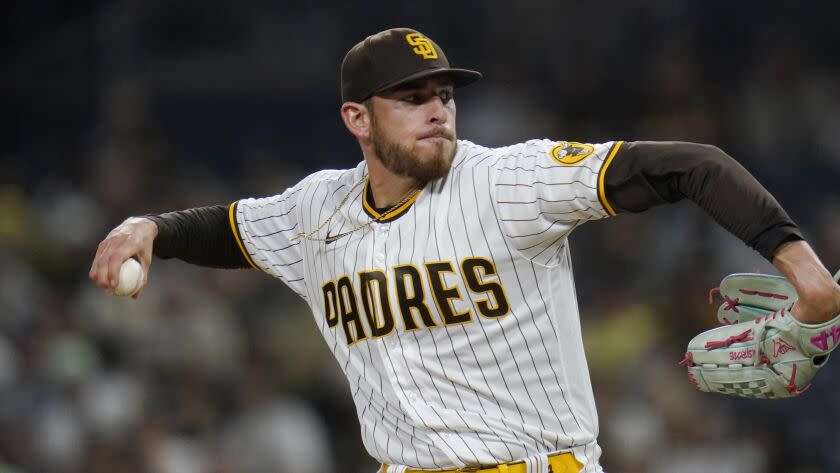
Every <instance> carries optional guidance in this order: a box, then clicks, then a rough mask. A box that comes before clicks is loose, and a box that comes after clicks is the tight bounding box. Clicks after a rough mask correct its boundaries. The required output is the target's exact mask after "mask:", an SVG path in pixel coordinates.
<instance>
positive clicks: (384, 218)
mask: <svg viewBox="0 0 840 473" xmlns="http://www.w3.org/2000/svg"><path fill="white" fill-rule="evenodd" d="M421 192H423V189H420V190H419V191H417V192H416V193H415V194H414V195H413V196H411V198H410V199H408V200H407V201H406V202H405V203H404V204H402V205H400V206H399V207H397V208H395V209H394V210H391V211H390V212H388V213H387V214H384V215H383V214H382V212H385V211H387V210H390V209H377V208H376V204H375V203H374V201H373V193H372V192H371V191H370V178H367V179H366V180H365V187H364V190H363V191H362V208H364V209H365V213H366V214H368V216H370V217H371V218H372V219H374V220H376V221H377V222H380V223H385V222H390V221H392V220H396V219H398V218H400V217H401V216H403V215H404V214H405V213H406V212H408V209H410V208H411V206H412V205H413V204H414V202H415V201H416V200H417V197H418V196H419V195H420V193H421Z"/></svg>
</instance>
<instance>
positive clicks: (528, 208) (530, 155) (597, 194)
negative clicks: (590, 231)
mask: <svg viewBox="0 0 840 473" xmlns="http://www.w3.org/2000/svg"><path fill="white" fill-rule="evenodd" d="M621 145H622V142H621V141H615V142H607V143H598V144H587V143H577V142H569V141H560V142H557V141H550V140H532V141H528V142H526V143H522V144H519V145H514V146H511V147H508V148H503V153H502V159H500V160H499V161H497V162H496V165H495V169H494V174H495V177H496V179H495V189H494V192H495V200H496V201H495V205H496V207H497V209H498V213H497V216H498V218H499V220H500V222H501V224H502V228H503V229H504V232H505V235H506V237H507V238H508V241H509V242H510V244H511V245H512V246H513V247H514V248H515V249H517V250H518V251H519V252H520V253H522V254H523V255H524V256H525V257H527V258H529V259H531V260H533V261H534V262H535V263H539V264H544V265H551V264H552V263H553V262H556V261H557V259H558V256H559V255H560V250H561V249H562V247H563V245H564V243H565V241H566V237H567V236H568V235H569V233H571V231H572V230H574V229H575V228H576V227H577V226H579V225H580V224H582V223H584V222H587V221H589V220H596V219H601V218H605V217H608V216H610V215H615V211H614V210H613V208H612V206H611V205H610V203H609V202H608V201H607V198H606V195H605V193H604V172H605V171H606V169H607V168H608V167H609V165H610V162H611V161H612V159H613V158H614V157H615V154H616V153H617V152H618V150H619V148H620V147H621Z"/></svg>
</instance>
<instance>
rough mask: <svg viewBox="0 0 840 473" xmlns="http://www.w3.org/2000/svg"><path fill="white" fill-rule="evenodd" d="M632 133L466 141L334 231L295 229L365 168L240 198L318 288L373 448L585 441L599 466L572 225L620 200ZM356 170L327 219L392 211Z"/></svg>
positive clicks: (259, 255) (294, 273)
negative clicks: (444, 165) (421, 182)
mask: <svg viewBox="0 0 840 473" xmlns="http://www.w3.org/2000/svg"><path fill="white" fill-rule="evenodd" d="M620 146H621V142H609V143H603V144H594V145H587V144H580V143H574V142H559V143H558V142H554V141H548V140H534V141H528V142H526V143H522V144H517V145H513V146H509V147H505V148H496V149H490V148H485V147H482V146H479V145H476V144H473V143H470V142H468V141H463V140H460V141H458V150H457V154H456V156H455V159H454V162H453V165H452V169H451V171H450V172H449V174H448V175H447V176H446V177H444V178H442V179H438V180H436V181H432V182H430V183H428V184H427V185H426V187H425V188H424V189H423V190H422V191H421V192H420V193H419V194H418V195H417V196H416V197H415V198H414V199H412V200H410V201H409V202H407V203H406V204H405V205H403V206H402V207H401V208H398V209H395V210H394V211H392V212H390V213H389V214H388V215H384V216H382V217H383V218H382V221H381V222H377V223H374V224H372V225H371V226H369V227H367V228H364V229H362V230H359V231H356V232H354V233H352V234H350V235H348V236H344V237H342V238H340V239H338V240H336V241H334V242H332V243H325V242H323V241H313V240H305V239H301V240H293V239H292V238H293V237H294V236H295V235H296V234H297V233H298V232H301V231H307V232H308V231H312V230H314V229H316V228H317V227H318V226H319V225H320V224H321V223H322V222H324V221H325V220H326V219H327V218H328V217H329V216H330V214H331V213H332V212H333V211H334V209H335V208H336V206H338V204H339V203H340V202H341V200H342V199H343V198H344V197H345V196H346V195H347V194H348V192H349V191H350V189H351V188H353V186H354V184H356V183H357V182H359V181H360V180H364V179H366V176H367V166H366V164H365V163H364V162H362V163H360V164H359V165H358V166H356V168H354V169H348V170H326V171H321V172H317V173H315V174H312V175H310V176H309V177H307V178H305V179H304V180H302V181H301V182H300V183H298V184H297V185H296V186H294V187H292V188H290V189H288V190H287V191H286V192H284V193H283V194H281V195H277V196H273V197H268V198H262V199H244V200H241V201H239V202H237V203H234V204H233V205H232V206H231V212H230V213H231V222H235V223H236V225H235V226H234V231H235V232H236V233H237V237H238V238H239V240H240V242H241V244H242V245H243V250H244V251H245V253H246V254H247V256H248V258H249V259H250V261H251V263H252V264H254V265H255V266H256V267H258V268H259V269H261V270H263V271H265V272H266V273H269V274H271V275H273V276H275V277H277V278H280V279H281V280H283V281H284V282H285V283H286V284H288V285H289V286H290V287H291V288H292V289H293V290H294V291H295V292H297V293H298V294H299V295H300V296H301V297H303V298H304V299H305V300H306V301H307V303H308V304H309V306H310V307H311V309H312V312H313V314H314V316H315V321H316V323H317V325H318V327H319V328H320V330H321V333H322V334H323V336H324V338H325V339H326V341H327V344H328V345H329V347H330V349H331V350H332V352H333V353H334V355H335V357H336V359H337V361H338V363H339V365H340V366H341V369H342V370H343V371H344V373H345V374H346V376H347V379H348V381H349V384H350V389H351V392H352V395H353V399H354V400H355V404H356V409H357V413H358V417H359V421H360V423H361V430H362V438H363V441H364V444H365V446H366V448H367V450H368V452H369V453H370V454H371V455H372V456H373V457H374V458H376V459H377V460H379V461H381V462H382V463H384V464H387V465H390V466H389V467H388V468H387V471H402V470H403V469H404V467H406V466H408V467H411V468H421V469H431V470H434V469H445V468H459V467H464V466H474V465H477V464H482V465H493V464H497V463H503V462H510V461H517V460H522V459H527V462H528V464H529V466H531V468H530V469H529V471H546V470H543V469H540V468H539V465H543V466H544V463H541V462H542V461H543V460H540V458H544V457H545V455H546V454H548V453H552V452H558V451H568V450H571V451H573V453H574V454H575V457H576V458H577V459H578V461H580V462H581V463H583V464H584V468H583V469H582V470H581V471H585V472H599V471H601V468H600V466H599V465H598V458H599V456H600V447H599V446H598V444H597V442H596V437H597V434H598V419H597V414H596V412H595V402H594V399H593V395H592V388H591V383H590V379H589V373H588V368H587V365H586V359H585V356H584V350H583V343H582V340H581V330H580V321H579V315H578V306H577V300H576V295H575V288H574V281H573V276H572V268H571V261H570V257H569V243H568V239H567V236H568V235H569V233H570V232H571V231H572V230H573V229H574V228H576V227H577V226H578V225H580V224H581V223H583V222H586V221H588V220H593V219H599V218H603V217H606V216H608V215H610V214H612V213H613V212H612V209H611V207H610V205H609V203H608V202H606V198H605V196H604V194H603V170H605V169H606V167H607V166H609V163H610V161H611V160H612V158H613V157H614V156H615V154H616V152H617V151H618V149H619V147H620ZM371 202H372V199H371V197H370V196H369V195H368V189H367V184H365V185H364V186H358V187H357V188H356V189H355V190H354V191H353V193H352V195H350V196H349V198H348V199H347V201H346V203H345V204H344V205H343V206H342V208H340V209H339V211H338V213H337V214H336V215H335V217H333V218H332V220H331V221H330V223H329V224H328V225H327V226H325V227H324V229H322V230H321V232H320V235H319V236H321V237H324V236H326V235H336V234H339V233H341V232H346V231H348V230H351V229H354V228H356V227H358V226H360V225H363V224H365V223H367V222H369V221H370V220H371V218H372V217H376V216H379V214H378V213H377V210H376V209H374V208H373V207H372V206H371Z"/></svg>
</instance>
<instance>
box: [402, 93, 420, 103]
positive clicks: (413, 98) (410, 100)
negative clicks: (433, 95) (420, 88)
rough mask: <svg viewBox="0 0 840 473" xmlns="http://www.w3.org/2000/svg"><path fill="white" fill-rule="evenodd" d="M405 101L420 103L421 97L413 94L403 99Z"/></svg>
mask: <svg viewBox="0 0 840 473" xmlns="http://www.w3.org/2000/svg"><path fill="white" fill-rule="evenodd" d="M403 100H405V101H406V102H408V103H418V102H419V101H420V97H418V96H417V94H411V95H406V96H405V97H403Z"/></svg>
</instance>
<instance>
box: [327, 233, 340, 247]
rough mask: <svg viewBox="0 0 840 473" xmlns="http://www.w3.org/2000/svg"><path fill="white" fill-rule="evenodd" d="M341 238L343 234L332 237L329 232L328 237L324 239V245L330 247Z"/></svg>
mask: <svg viewBox="0 0 840 473" xmlns="http://www.w3.org/2000/svg"><path fill="white" fill-rule="evenodd" d="M339 238H341V234H340V233H339V234H338V235H334V236H330V232H329V231H327V237H326V238H324V243H325V244H327V245H329V244H330V243H332V242H334V241H336V240H338V239H339Z"/></svg>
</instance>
